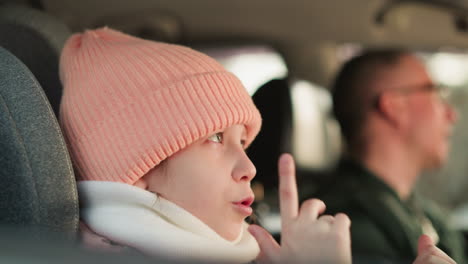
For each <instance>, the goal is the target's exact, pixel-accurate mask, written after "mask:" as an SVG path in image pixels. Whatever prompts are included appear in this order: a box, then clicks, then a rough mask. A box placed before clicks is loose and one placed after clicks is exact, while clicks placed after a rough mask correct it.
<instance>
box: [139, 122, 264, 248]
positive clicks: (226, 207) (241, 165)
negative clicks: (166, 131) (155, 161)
mask: <svg viewBox="0 0 468 264" xmlns="http://www.w3.org/2000/svg"><path fill="white" fill-rule="evenodd" d="M246 135H247V134H246V129H245V127H244V126H243V125H233V126H231V127H229V128H227V129H226V130H224V131H219V132H218V133H215V134H213V135H210V136H208V137H205V138H202V139H200V140H198V141H196V142H194V143H193V144H191V145H190V146H188V147H187V148H185V149H183V150H181V151H179V152H178V153H176V154H174V155H172V156H171V157H169V158H168V159H167V160H165V161H164V162H163V164H161V165H160V166H157V167H156V168H155V169H154V170H152V171H151V172H149V173H148V174H147V175H146V176H144V177H143V180H144V181H145V184H146V185H147V186H146V189H148V190H149V191H152V192H155V193H158V194H159V195H161V196H162V197H164V198H166V199H167V200H169V201H172V202H173V203H175V204H177V205H179V206H181V207H182V208H184V209H185V210H187V211H189V212H190V213H192V214H193V215H195V216H196V217H198V218H199V219H200V220H202V221H203V222H205V223H206V224H207V225H208V226H210V227H211V228H212V229H213V230H215V231H216V232H217V233H218V234H219V235H221V236H222V237H224V238H225V239H227V240H234V239H236V238H237V237H238V235H239V234H240V230H241V227H242V223H243V221H244V220H245V218H246V217H247V216H249V215H250V214H251V213H252V208H251V207H250V205H251V204H252V202H253V200H254V195H253V192H252V190H251V188H250V181H251V180H252V178H253V177H254V176H255V174H256V169H255V166H254V165H253V164H252V162H251V161H250V159H249V158H248V157H247V155H246V153H245V146H244V142H245V139H246Z"/></svg>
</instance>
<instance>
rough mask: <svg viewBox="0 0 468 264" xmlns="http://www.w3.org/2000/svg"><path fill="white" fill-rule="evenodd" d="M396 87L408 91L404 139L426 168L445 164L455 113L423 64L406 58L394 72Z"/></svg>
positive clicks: (406, 94)
mask: <svg viewBox="0 0 468 264" xmlns="http://www.w3.org/2000/svg"><path fill="white" fill-rule="evenodd" d="M394 73H395V75H394V80H395V82H397V83H396V84H395V83H394V84H393V85H395V86H394V87H401V88H400V89H404V90H405V92H406V93H405V94H404V95H405V96H404V99H405V102H404V103H405V104H406V109H407V111H408V113H407V114H408V115H407V122H406V131H405V138H406V139H407V144H408V146H409V147H410V149H411V151H414V154H415V155H419V156H420V157H421V159H420V160H421V162H422V166H423V168H425V169H431V168H438V167H440V166H441V165H443V164H444V163H445V161H446V159H447V156H448V152H449V138H450V135H451V133H452V127H453V124H454V123H455V121H456V113H455V111H454V109H453V108H452V106H450V105H449V104H447V102H445V101H444V100H443V99H442V98H441V97H440V94H439V92H438V89H437V88H436V87H435V86H434V84H433V82H432V80H431V78H430V77H429V74H428V73H427V71H426V69H425V67H424V65H423V64H422V63H421V61H420V60H419V59H418V58H416V57H414V56H406V57H403V58H402V59H401V61H400V64H399V66H398V67H397V69H395V72H394Z"/></svg>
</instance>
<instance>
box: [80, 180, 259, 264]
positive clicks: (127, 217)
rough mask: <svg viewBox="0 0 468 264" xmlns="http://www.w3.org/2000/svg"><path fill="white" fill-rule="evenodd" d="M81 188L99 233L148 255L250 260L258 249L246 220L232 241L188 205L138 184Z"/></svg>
mask: <svg viewBox="0 0 468 264" xmlns="http://www.w3.org/2000/svg"><path fill="white" fill-rule="evenodd" d="M78 191H79V195H80V202H81V204H82V209H81V218H82V219H83V220H84V222H85V223H86V224H87V225H88V226H89V227H90V228H91V229H92V230H93V231H94V232H96V233H98V234H99V235H102V236H104V237H106V238H108V239H110V240H111V241H114V242H117V243H119V244H122V245H126V246H130V247H132V248H135V249H137V250H138V251H140V252H142V253H144V254H147V255H152V256H167V257H170V258H179V259H192V260H202V261H223V262H233V263H246V262H250V261H252V260H254V259H255V258H256V256H257V255H258V253H259V247H258V244H257V242H256V240H255V238H254V237H253V236H252V235H251V234H250V233H249V232H248V231H247V227H248V224H247V223H244V225H243V227H242V230H241V233H240V235H239V237H238V238H237V239H236V240H235V241H228V240H226V239H224V238H223V237H221V236H220V235H218V234H217V233H216V232H215V231H214V230H213V229H211V228H210V227H209V226H208V225H206V224H205V223H203V222H202V221H201V220H200V219H198V218H197V217H195V216H194V215H192V214H191V213H189V212H187V211H186V210H184V209H183V208H181V207H179V206H177V205H176V204H174V203H172V202H170V201H168V200H165V199H164V198H162V197H160V196H157V195H156V194H154V193H151V192H148V191H145V190H143V189H140V188H138V187H135V186H132V185H129V184H124V183H117V182H104V181H81V182H78Z"/></svg>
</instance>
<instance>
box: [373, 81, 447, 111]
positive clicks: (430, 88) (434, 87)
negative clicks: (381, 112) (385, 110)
mask: <svg viewBox="0 0 468 264" xmlns="http://www.w3.org/2000/svg"><path fill="white" fill-rule="evenodd" d="M388 91H389V92H398V93H401V94H405V95H409V94H414V93H422V92H435V93H436V94H437V96H438V98H439V99H440V100H441V101H442V102H445V103H449V102H450V97H451V89H450V88H448V87H447V86H444V85H440V84H434V83H429V84H426V85H414V86H406V87H400V88H397V89H388ZM381 95H382V93H380V94H379V95H377V96H376V98H375V101H374V103H375V105H376V106H377V105H378V101H379V99H380V96H381Z"/></svg>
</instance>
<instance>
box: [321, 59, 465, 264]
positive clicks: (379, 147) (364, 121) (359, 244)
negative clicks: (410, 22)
mask: <svg viewBox="0 0 468 264" xmlns="http://www.w3.org/2000/svg"><path fill="white" fill-rule="evenodd" d="M442 92H443V91H442V90H441V88H440V87H438V86H437V85H435V84H434V83H433V82H432V80H431V78H430V77H429V75H428V73H427V71H426V69H425V67H424V65H423V64H422V62H421V61H420V60H419V59H418V58H417V57H416V56H415V55H414V54H412V53H409V52H407V51H402V50H374V51H368V52H366V53H363V54H361V55H359V56H357V57H355V58H353V59H351V60H350V61H348V62H347V63H346V64H345V65H344V66H343V67H342V69H341V71H340V72H339V73H338V75H337V78H336V80H335V83H334V86H333V87H332V93H333V103H334V106H333V107H334V108H333V111H334V114H335V116H336V118H337V120H338V122H339V123H340V126H341V129H342V133H343V136H344V139H345V142H346V151H345V156H344V158H343V159H342V161H341V162H340V164H339V165H338V168H337V170H336V172H335V173H334V175H333V177H332V180H331V181H330V183H329V184H328V185H327V186H325V187H324V188H323V189H321V190H320V193H319V195H318V197H319V198H321V199H323V200H324V202H325V203H326V204H327V212H328V213H335V212H345V213H346V214H348V215H349V217H350V218H351V221H352V226H351V236H352V249H353V255H355V256H359V255H363V256H380V257H386V258H390V259H401V260H404V259H407V260H411V259H414V258H415V257H416V255H417V250H418V249H417V245H418V238H419V236H420V235H421V234H423V233H424V234H427V235H429V236H430V237H431V238H432V240H433V241H434V242H436V245H437V246H438V247H439V248H441V249H442V250H444V251H445V252H446V253H447V254H448V255H450V256H451V257H453V258H454V259H455V260H456V261H457V262H458V263H464V262H465V261H464V259H465V257H464V252H463V251H464V243H463V240H462V237H461V235H460V234H458V233H455V232H454V231H452V230H450V229H449V228H448V226H447V225H446V223H445V219H446V217H445V216H444V215H443V214H442V213H441V211H439V209H438V208H437V207H436V206H435V205H434V204H432V203H430V202H428V201H427V200H423V199H422V198H421V197H420V196H418V195H417V194H416V193H415V192H414V187H415V183H416V181H417V179H418V177H419V175H420V174H421V173H422V171H424V170H430V169H436V168H439V167H440V166H441V165H443V164H444V162H445V161H446V159H447V154H448V150H449V137H450V134H451V132H452V126H453V124H454V122H455V121H456V113H455V111H454V109H453V108H452V107H451V106H450V105H449V104H448V103H447V102H446V100H445V98H444V97H443V96H442Z"/></svg>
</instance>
